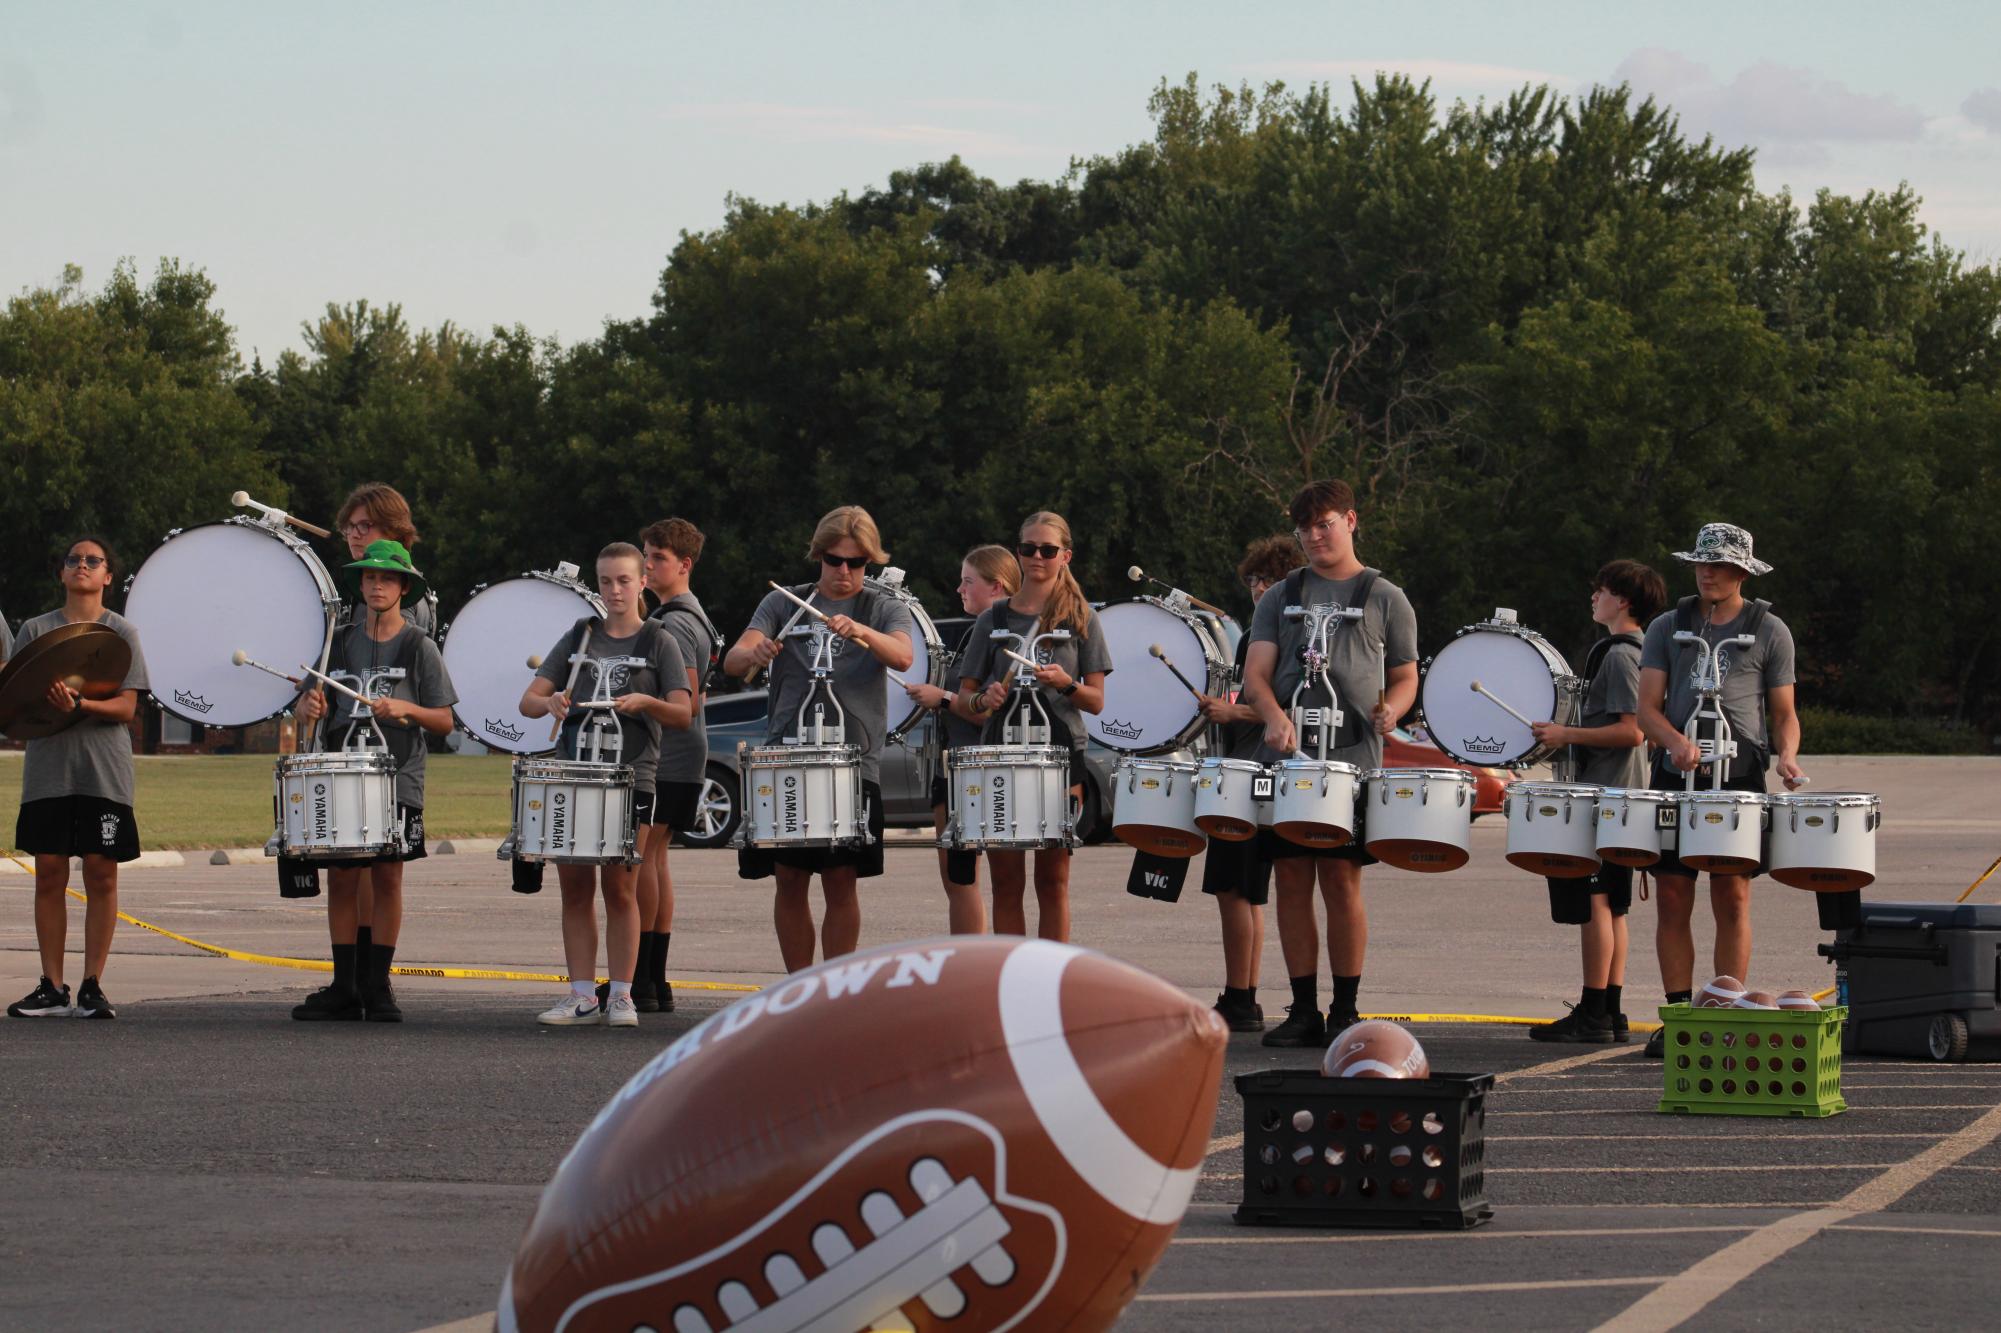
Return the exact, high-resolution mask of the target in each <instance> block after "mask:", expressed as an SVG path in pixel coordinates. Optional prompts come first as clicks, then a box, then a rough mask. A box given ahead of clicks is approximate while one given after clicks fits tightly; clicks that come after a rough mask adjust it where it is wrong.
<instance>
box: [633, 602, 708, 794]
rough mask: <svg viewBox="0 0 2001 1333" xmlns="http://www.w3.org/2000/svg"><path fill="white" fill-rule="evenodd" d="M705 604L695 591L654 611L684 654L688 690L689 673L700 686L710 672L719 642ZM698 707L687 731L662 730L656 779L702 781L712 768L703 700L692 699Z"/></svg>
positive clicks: (668, 634)
mask: <svg viewBox="0 0 2001 1333" xmlns="http://www.w3.org/2000/svg"><path fill="white" fill-rule="evenodd" d="M701 615H702V604H701V602H699V601H697V600H696V598H695V594H693V593H691V592H684V593H679V594H677V595H675V596H673V597H670V598H668V599H667V600H666V601H665V602H662V603H661V604H660V605H659V606H658V607H656V608H655V609H654V612H653V614H652V616H650V617H649V619H651V620H655V621H658V622H659V624H660V628H662V629H664V630H666V631H667V636H668V637H669V638H671V639H673V640H674V646H675V647H676V648H678V649H680V651H681V661H682V662H683V663H684V664H685V666H684V669H683V671H682V673H681V680H680V683H681V684H682V685H683V686H684V687H685V686H686V684H687V682H688V672H689V671H693V672H694V673H695V680H696V683H697V684H699V683H700V682H701V679H702V677H703V676H704V675H706V674H707V673H708V669H709V651H710V649H711V648H713V647H714V646H715V641H714V640H713V639H711V638H710V637H709V631H708V630H707V629H706V628H704V625H705V623H706V622H705V621H704V620H703V619H701V618H699V617H701ZM689 702H690V703H691V704H692V705H693V706H694V713H695V720H694V721H693V722H691V723H689V724H688V729H687V730H686V731H679V730H676V729H675V728H673V727H662V728H661V729H660V762H659V767H658V769H657V771H656V776H657V777H658V778H659V780H660V781H661V782H700V781H701V780H702V776H703V774H704V772H705V771H706V770H707V768H708V765H709V732H708V728H707V726H706V725H705V724H704V722H703V720H702V709H701V701H700V700H699V699H690V701H689Z"/></svg>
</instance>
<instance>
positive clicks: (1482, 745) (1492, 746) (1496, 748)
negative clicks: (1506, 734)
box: [1459, 736, 1508, 754]
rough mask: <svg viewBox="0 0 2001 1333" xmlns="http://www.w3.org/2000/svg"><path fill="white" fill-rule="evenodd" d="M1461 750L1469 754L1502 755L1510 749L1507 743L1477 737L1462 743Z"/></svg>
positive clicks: (1460, 744) (1460, 743)
mask: <svg viewBox="0 0 2001 1333" xmlns="http://www.w3.org/2000/svg"><path fill="white" fill-rule="evenodd" d="M1459 748H1460V749H1462V750H1464V751H1466V753H1467V754H1500V753H1501V752H1502V751H1504V750H1506V749H1507V748H1508V747H1507V745H1506V743H1505V742H1502V741H1497V740H1495V739H1494V738H1493V737H1491V736H1475V737H1473V738H1472V739H1471V740H1462V741H1460V742H1459Z"/></svg>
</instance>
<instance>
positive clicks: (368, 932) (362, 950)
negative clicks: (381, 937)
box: [354, 926, 375, 967]
mask: <svg viewBox="0 0 2001 1333" xmlns="http://www.w3.org/2000/svg"><path fill="white" fill-rule="evenodd" d="M374 943H375V930H374V928H373V927H372V926H356V927H355V928H354V956H355V957H356V958H357V959H358V960H360V962H361V965H362V966H363V967H366V966H368V950H369V948H370V947H371V946H373V945H374Z"/></svg>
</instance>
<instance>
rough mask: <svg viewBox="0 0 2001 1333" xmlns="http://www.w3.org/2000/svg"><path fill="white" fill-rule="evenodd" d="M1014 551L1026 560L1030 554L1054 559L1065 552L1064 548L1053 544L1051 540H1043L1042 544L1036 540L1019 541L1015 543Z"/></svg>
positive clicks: (1045, 558)
mask: <svg viewBox="0 0 2001 1333" xmlns="http://www.w3.org/2000/svg"><path fill="white" fill-rule="evenodd" d="M1014 553H1015V554H1016V555H1018V556H1020V557H1021V558H1022V559H1024V560H1026V559H1028V558H1029V557H1030V556H1041V557H1042V558H1043V559H1044V560H1054V559H1055V558H1056V557H1057V556H1059V555H1061V554H1063V548H1062V547H1060V546H1054V545H1051V544H1050V543H1049V542H1042V543H1040V544H1037V543H1035V542H1018V543H1016V545H1015V548H1014Z"/></svg>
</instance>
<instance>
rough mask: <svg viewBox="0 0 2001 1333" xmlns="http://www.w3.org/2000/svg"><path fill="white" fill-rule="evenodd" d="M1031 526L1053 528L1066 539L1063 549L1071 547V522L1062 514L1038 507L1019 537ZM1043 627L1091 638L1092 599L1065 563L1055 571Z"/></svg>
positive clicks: (1025, 523)
mask: <svg viewBox="0 0 2001 1333" xmlns="http://www.w3.org/2000/svg"><path fill="white" fill-rule="evenodd" d="M1030 528H1054V529H1056V531H1057V532H1058V533H1059V534H1061V536H1062V538H1063V549H1064V550H1066V551H1067V550H1072V549H1074V547H1073V546H1072V540H1071V536H1070V524H1069V523H1068V522H1066V521H1065V520H1064V518H1063V515H1061V514H1057V513H1052V512H1051V511H1049V510H1047V509H1043V510H1038V511H1037V512H1035V513H1033V514H1030V515H1029V516H1028V517H1027V518H1025V519H1023V520H1022V521H1021V529H1020V532H1018V533H1017V534H1016V535H1017V536H1022V535H1025V534H1026V533H1027V532H1028V530H1029V529H1030ZM1042 628H1043V629H1045V630H1052V629H1067V630H1069V631H1070V632H1071V633H1072V634H1075V635H1076V636H1077V637H1078V638H1080V639H1085V638H1089V637H1090V633H1091V602H1090V599H1089V598H1087V597H1085V596H1084V590H1083V588H1081V587H1079V586H1078V583H1077V576H1076V575H1075V574H1072V573H1071V572H1070V566H1068V565H1065V566H1063V568H1061V569H1059V570H1057V571H1056V583H1055V586H1054V587H1052V588H1050V590H1049V600H1048V601H1047V602H1046V603H1044V605H1043V607H1042Z"/></svg>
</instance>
